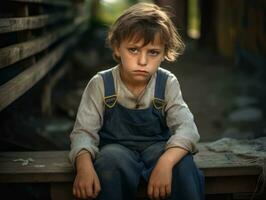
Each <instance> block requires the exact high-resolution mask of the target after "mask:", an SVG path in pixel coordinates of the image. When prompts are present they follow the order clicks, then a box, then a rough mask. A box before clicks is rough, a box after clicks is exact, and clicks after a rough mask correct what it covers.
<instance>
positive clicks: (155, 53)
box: [149, 50, 160, 56]
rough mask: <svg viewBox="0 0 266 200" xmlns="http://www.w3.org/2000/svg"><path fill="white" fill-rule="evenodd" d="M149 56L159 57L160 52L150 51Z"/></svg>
mask: <svg viewBox="0 0 266 200" xmlns="http://www.w3.org/2000/svg"><path fill="white" fill-rule="evenodd" d="M149 54H150V55H152V56H157V55H159V54H160V52H159V51H157V50H150V51H149Z"/></svg>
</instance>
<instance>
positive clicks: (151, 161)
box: [141, 142, 204, 200]
mask: <svg viewBox="0 0 266 200" xmlns="http://www.w3.org/2000/svg"><path fill="white" fill-rule="evenodd" d="M164 148H165V142H159V143H156V144H153V145H151V146H149V147H148V148H146V149H145V150H144V151H143V152H142V154H141V159H142V160H143V162H144V165H145V170H144V172H143V177H144V179H145V180H146V181H147V182H148V179H149V177H150V174H151V172H152V170H153V168H154V166H155V165H156V162H157V160H158V159H159V158H160V156H161V155H162V154H163V152H164ZM203 199H204V177H203V175H202V174H201V172H200V171H199V169H198V168H197V166H196V164H195V163H194V161H193V157H192V155H191V154H188V155H186V156H185V157H184V158H183V159H182V160H181V161H180V162H179V163H177V164H176V165H175V167H174V168H173V177H172V191H171V197H170V198H169V200H203Z"/></svg>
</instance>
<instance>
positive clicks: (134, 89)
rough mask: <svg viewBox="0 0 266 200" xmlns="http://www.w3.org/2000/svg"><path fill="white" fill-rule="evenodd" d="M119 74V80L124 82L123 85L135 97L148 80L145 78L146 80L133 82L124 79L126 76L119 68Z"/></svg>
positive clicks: (139, 93) (143, 88) (140, 92)
mask: <svg viewBox="0 0 266 200" xmlns="http://www.w3.org/2000/svg"><path fill="white" fill-rule="evenodd" d="M119 75H120V79H121V81H122V82H123V83H124V84H125V86H126V87H127V89H128V90H129V91H130V92H131V93H132V94H133V95H134V96H135V97H136V98H138V97H139V96H140V95H141V94H142V93H143V92H144V90H145V88H146V86H147V85H148V83H149V80H150V79H149V80H147V81H146V82H139V83H136V82H133V81H130V80H128V79H126V77H125V76H124V75H123V72H122V70H119Z"/></svg>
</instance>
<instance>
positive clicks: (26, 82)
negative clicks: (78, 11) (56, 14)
mask: <svg viewBox="0 0 266 200" xmlns="http://www.w3.org/2000/svg"><path fill="white" fill-rule="evenodd" d="M86 27H87V24H86V23H84V24H83V25H81V26H80V27H79V29H78V30H77V33H76V35H75V36H74V37H71V38H70V39H68V40H67V41H64V42H63V43H62V44H61V45H60V46H59V47H57V48H56V49H55V50H53V51H52V52H51V53H50V54H48V55H47V56H45V57H44V58H42V59H40V60H39V61H38V62H37V63H35V64H34V65H33V66H31V67H30V68H28V69H26V70H24V71H23V72H22V73H20V74H19V75H17V76H16V77H15V78H13V79H11V80H10V81H8V82H7V83H5V84H3V85H1V86H0V94H1V95H0V111H1V110H3V109H4V108H5V107H7V106H8V105H9V104H11V103H12V102H13V101H14V100H16V99H17V98H18V97H20V96H21V95H22V94H24V93H25V92H26V91H27V90H29V89H30V88H31V87H32V86H33V85H34V84H35V83H37V82H38V81H39V80H40V79H41V78H42V77H43V76H45V75H46V74H47V73H48V71H49V70H50V69H51V68H52V67H53V66H54V65H55V64H56V63H57V62H58V61H59V60H60V59H61V58H62V56H63V54H64V52H65V51H66V49H67V48H68V47H69V46H72V45H73V44H74V43H75V42H76V40H77V37H78V36H79V35H80V34H81V33H82V32H84V31H85V30H86Z"/></svg>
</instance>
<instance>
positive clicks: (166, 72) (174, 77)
mask: <svg viewBox="0 0 266 200" xmlns="http://www.w3.org/2000/svg"><path fill="white" fill-rule="evenodd" d="M158 71H161V72H162V73H164V74H165V75H167V76H168V80H170V79H176V76H175V75H174V74H173V73H172V72H171V71H169V70H168V69H165V68H162V67H159V68H158Z"/></svg>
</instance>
